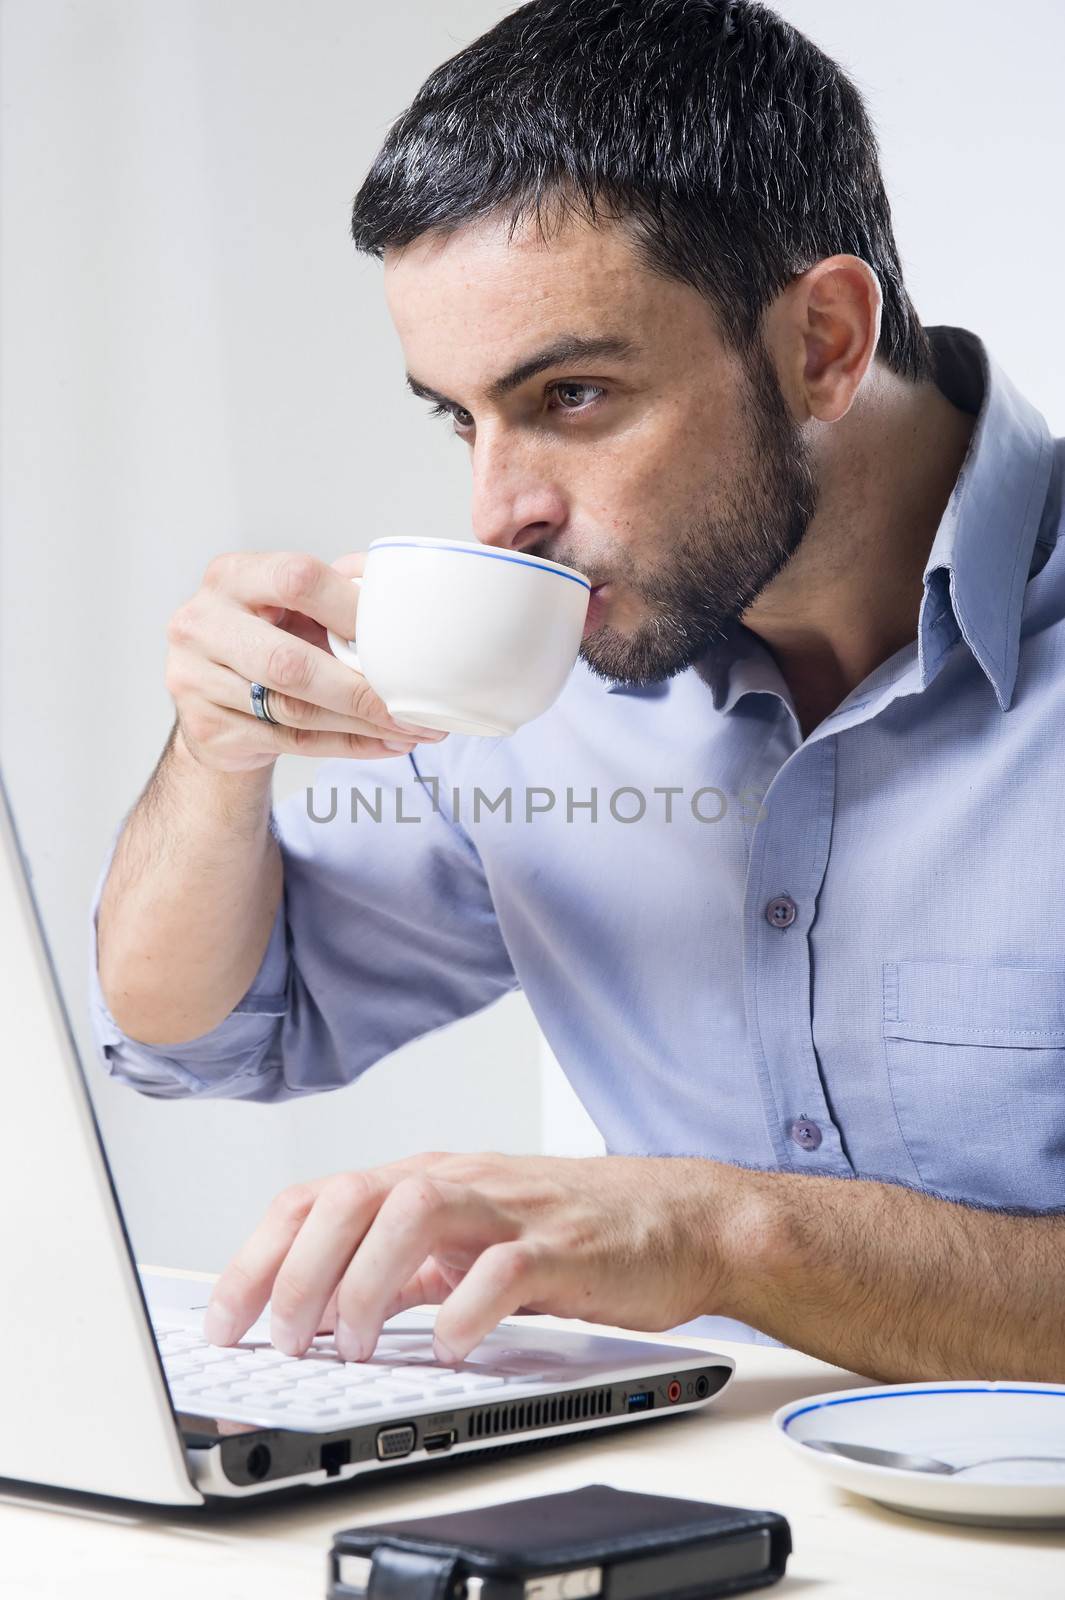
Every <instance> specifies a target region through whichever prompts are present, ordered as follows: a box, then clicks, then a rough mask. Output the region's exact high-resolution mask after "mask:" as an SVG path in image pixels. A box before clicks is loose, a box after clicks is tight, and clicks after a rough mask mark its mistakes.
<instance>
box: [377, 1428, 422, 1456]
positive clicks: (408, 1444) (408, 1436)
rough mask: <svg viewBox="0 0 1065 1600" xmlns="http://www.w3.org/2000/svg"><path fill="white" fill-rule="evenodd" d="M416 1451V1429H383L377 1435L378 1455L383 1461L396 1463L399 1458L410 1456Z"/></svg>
mask: <svg viewBox="0 0 1065 1600" xmlns="http://www.w3.org/2000/svg"><path fill="white" fill-rule="evenodd" d="M413 1449H414V1429H413V1428H412V1427H411V1426H410V1425H409V1424H408V1425H407V1426H406V1427H403V1428H382V1429H381V1431H380V1433H379V1434H378V1435H377V1454H378V1457H379V1459H380V1460H381V1461H394V1460H395V1458H396V1457H397V1456H409V1455H410V1453H411V1451H412V1450H413Z"/></svg>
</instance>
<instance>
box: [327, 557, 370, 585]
mask: <svg viewBox="0 0 1065 1600" xmlns="http://www.w3.org/2000/svg"><path fill="white" fill-rule="evenodd" d="M368 554H369V552H368V551H366V550H357V551H356V552H355V553H354V555H350V556H340V557H338V559H337V560H336V561H331V562H330V563H329V565H330V566H331V567H334V568H335V569H336V571H337V572H339V573H340V576H341V577H342V578H361V577H362V574H363V571H364V569H365V567H366V557H367V555H368Z"/></svg>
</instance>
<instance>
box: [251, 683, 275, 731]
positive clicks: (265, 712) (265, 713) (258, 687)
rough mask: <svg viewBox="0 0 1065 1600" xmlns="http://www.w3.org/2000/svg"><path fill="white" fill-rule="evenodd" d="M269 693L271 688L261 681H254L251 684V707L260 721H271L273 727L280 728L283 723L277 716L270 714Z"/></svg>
mask: <svg viewBox="0 0 1065 1600" xmlns="http://www.w3.org/2000/svg"><path fill="white" fill-rule="evenodd" d="M269 693H270V691H269V689H266V688H264V687H263V685H262V684H261V683H253V684H252V686H251V708H252V710H253V711H254V712H255V715H256V716H257V717H258V719H259V721H260V722H269V723H270V724H271V725H272V726H273V727H275V728H280V726H281V724H280V722H278V720H277V718H276V717H272V716H271V715H270V703H269V700H268V698H267V697H268V695H269Z"/></svg>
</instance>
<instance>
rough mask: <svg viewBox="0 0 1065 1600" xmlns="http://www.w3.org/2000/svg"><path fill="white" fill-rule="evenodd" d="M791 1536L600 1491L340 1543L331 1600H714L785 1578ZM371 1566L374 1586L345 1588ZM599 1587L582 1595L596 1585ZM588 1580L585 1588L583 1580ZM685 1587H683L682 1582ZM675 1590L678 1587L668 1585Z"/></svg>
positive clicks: (765, 1514)
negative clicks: (587, 1598)
mask: <svg viewBox="0 0 1065 1600" xmlns="http://www.w3.org/2000/svg"><path fill="white" fill-rule="evenodd" d="M790 1553H791V1529H790V1528H789V1526H788V1522H787V1519H786V1518H785V1517H783V1516H781V1515H780V1513H779V1512H776V1511H749V1510H745V1509H743V1508H742V1507H740V1506H719V1505H710V1504H707V1503H705V1502H703V1501H701V1500H675V1499H672V1498H667V1497H666V1496H664V1495H654V1494H631V1493H628V1492H627V1491H624V1490H621V1489H611V1488H608V1487H607V1486H606V1485H604V1484H589V1485H588V1486H587V1487H586V1488H583V1489H572V1490H570V1491H569V1492H567V1493H565V1494H549V1495H540V1496H538V1497H537V1498H535V1499H531V1500H511V1501H508V1502H505V1503H503V1504H500V1505H493V1506H483V1507H481V1508H480V1509H479V1510H476V1511H459V1512H453V1513H451V1514H449V1515H445V1516H439V1517H419V1518H417V1519H416V1520H414V1521H409V1522H382V1523H377V1524H375V1525H372V1526H368V1527H364V1528H349V1529H345V1530H344V1531H343V1532H341V1533H338V1534H336V1535H335V1537H334V1540H333V1549H332V1553H331V1556H330V1576H331V1583H330V1589H329V1596H330V1600H363V1597H364V1596H365V1600H463V1597H464V1596H465V1595H466V1594H467V1593H468V1588H467V1581H468V1580H469V1579H470V1578H477V1579H480V1590H479V1592H480V1594H481V1595H482V1597H483V1600H525V1597H526V1596H529V1597H533V1596H537V1595H539V1594H543V1595H546V1596H550V1597H552V1600H553V1596H554V1595H555V1594H558V1595H562V1596H565V1595H567V1594H571V1593H572V1594H574V1595H579V1594H589V1595H602V1597H603V1600H640V1597H642V1596H645V1595H646V1596H653V1597H654V1600H710V1597H712V1596H717V1595H729V1594H738V1593H740V1592H741V1591H744V1590H748V1589H759V1588H764V1587H765V1585H767V1584H770V1583H773V1582H774V1581H775V1580H776V1579H777V1578H779V1577H781V1576H782V1575H783V1572H784V1568H785V1565H786V1563H787V1559H788V1556H789V1554H790ZM352 1556H354V1557H361V1558H364V1559H363V1561H361V1562H359V1563H357V1565H358V1567H359V1568H360V1569H362V1568H364V1567H365V1564H366V1558H370V1559H372V1568H371V1569H370V1571H369V1572H368V1574H367V1576H366V1579H365V1581H363V1580H361V1579H360V1581H359V1582H358V1583H357V1584H352V1583H351V1582H348V1581H345V1574H349V1575H350V1572H351V1571H352V1569H353V1568H354V1567H355V1566H356V1563H353V1562H351V1561H345V1560H344V1557H352ZM596 1568H597V1569H600V1576H599V1579H598V1584H599V1587H598V1588H587V1587H582V1586H581V1585H582V1583H586V1584H591V1583H593V1582H594V1581H596V1580H595V1579H593V1578H592V1577H591V1576H587V1574H588V1570H589V1569H596ZM581 1573H584V1574H585V1575H586V1576H585V1578H584V1579H583V1580H582V1578H581V1577H580V1574H581ZM678 1583H679V1585H680V1586H679V1587H678V1586H677V1584H678ZM664 1585H670V1586H664Z"/></svg>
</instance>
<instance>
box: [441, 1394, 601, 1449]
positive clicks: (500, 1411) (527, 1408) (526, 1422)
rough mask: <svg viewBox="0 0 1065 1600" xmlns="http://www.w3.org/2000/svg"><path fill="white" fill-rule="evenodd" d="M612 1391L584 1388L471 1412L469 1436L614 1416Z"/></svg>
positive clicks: (512, 1431)
mask: <svg viewBox="0 0 1065 1600" xmlns="http://www.w3.org/2000/svg"><path fill="white" fill-rule="evenodd" d="M612 1409H613V1406H612V1392H611V1390H610V1389H582V1390H580V1391H579V1392H578V1393H572V1394H555V1395H545V1396H544V1398H543V1399H542V1400H525V1401H522V1402H520V1403H515V1404H514V1405H510V1406H486V1407H485V1409H484V1410H483V1411H474V1412H471V1414H470V1417H469V1420H468V1424H467V1429H466V1437H467V1438H469V1439H488V1438H491V1437H492V1436H493V1435H494V1434H498V1433H517V1432H520V1430H521V1429H522V1428H550V1427H551V1426H552V1425H553V1424H555V1423H559V1422H580V1421H583V1420H584V1419H585V1418H588V1417H606V1416H609V1415H610V1412H611V1410H612Z"/></svg>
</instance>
